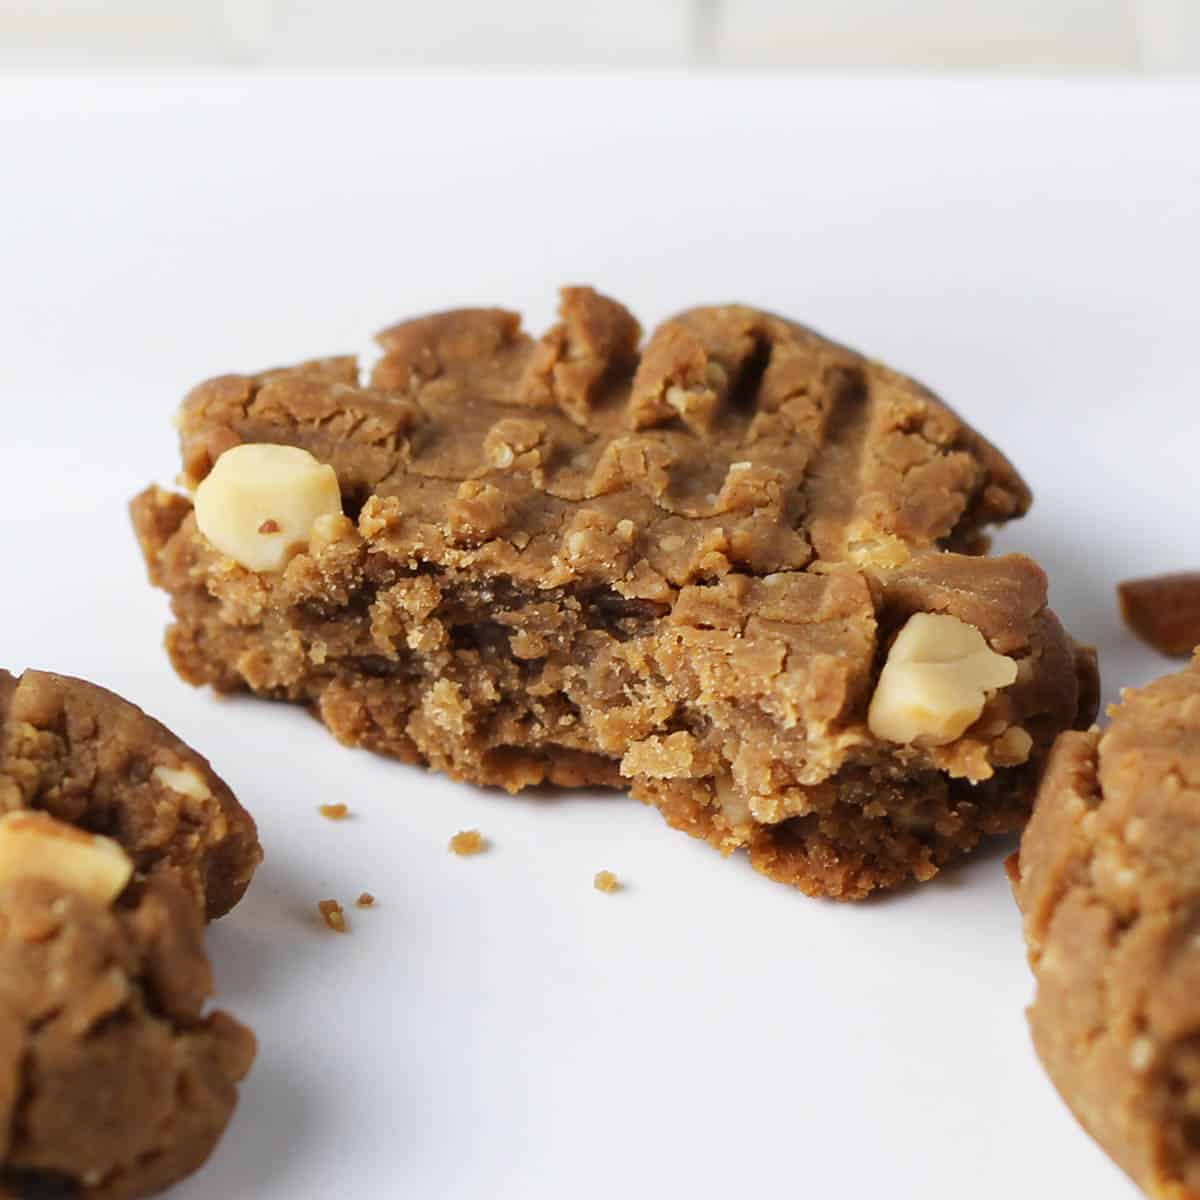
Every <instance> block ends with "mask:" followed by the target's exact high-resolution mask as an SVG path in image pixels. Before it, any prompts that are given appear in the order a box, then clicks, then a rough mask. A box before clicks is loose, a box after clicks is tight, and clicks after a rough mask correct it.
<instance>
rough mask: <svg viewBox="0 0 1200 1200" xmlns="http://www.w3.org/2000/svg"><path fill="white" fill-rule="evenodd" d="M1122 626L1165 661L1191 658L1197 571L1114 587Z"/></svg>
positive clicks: (1199, 596)
mask: <svg viewBox="0 0 1200 1200" xmlns="http://www.w3.org/2000/svg"><path fill="white" fill-rule="evenodd" d="M1117 599H1118V601H1119V603H1120V606H1121V616H1122V617H1124V619H1125V624H1126V625H1128V626H1129V628H1130V629H1131V630H1133V632H1134V633H1135V634H1136V635H1137V636H1138V637H1139V638H1140V639H1141V640H1142V641H1143V642H1145V643H1146V644H1147V645H1148V646H1150V647H1152V648H1153V649H1155V650H1157V651H1158V652H1159V654H1165V655H1167V657H1168V658H1191V656H1192V651H1193V650H1195V649H1196V647H1197V646H1200V571H1177V572H1175V573H1174V574H1171V575H1154V576H1151V577H1150V578H1149V579H1129V580H1126V582H1124V583H1122V584H1118V585H1117Z"/></svg>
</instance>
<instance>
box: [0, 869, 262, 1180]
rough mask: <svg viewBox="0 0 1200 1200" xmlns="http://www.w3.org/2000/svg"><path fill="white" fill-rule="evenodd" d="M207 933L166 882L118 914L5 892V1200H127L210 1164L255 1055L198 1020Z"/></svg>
mask: <svg viewBox="0 0 1200 1200" xmlns="http://www.w3.org/2000/svg"><path fill="white" fill-rule="evenodd" d="M202 932H203V930H202V923H201V920H200V916H199V913H198V912H197V910H196V907H195V904H194V902H193V899H192V897H191V896H190V895H189V894H188V893H187V892H186V891H185V890H184V889H183V888H182V887H181V886H180V884H179V882H178V881H177V879H175V878H172V877H169V875H168V873H166V872H159V873H158V874H156V875H155V876H153V877H152V878H151V879H149V880H147V881H144V882H143V883H141V884H140V885H137V886H135V888H134V889H133V890H132V892H131V893H130V894H129V895H128V896H127V897H126V898H125V899H124V900H123V901H122V902H121V903H120V904H119V905H117V906H116V907H111V906H109V905H108V904H103V903H98V902H97V901H96V900H94V899H92V898H89V897H88V896H86V895H84V894H83V893H81V892H78V891H75V890H72V889H71V888H69V887H64V886H61V885H60V884H56V883H53V882H51V881H50V880H48V879H42V878H21V879H16V880H12V881H9V882H5V883H4V884H2V885H0V1194H9V1195H13V1196H21V1197H26V1196H38V1195H64V1196H65V1195H71V1196H78V1197H81V1198H86V1200H133V1198H134V1197H139V1196H148V1195H152V1194H154V1193H156V1192H159V1191H161V1190H162V1189H164V1188H166V1187H168V1186H170V1185H171V1184H172V1183H174V1182H176V1181H177V1180H179V1179H181V1178H183V1177H184V1176H185V1175H187V1174H190V1173H191V1172H192V1171H194V1170H195V1169H196V1168H197V1167H199V1166H200V1165H201V1163H203V1162H204V1160H205V1159H206V1158H207V1157H208V1155H209V1153H210V1152H211V1151H212V1149H213V1147H214V1146H215V1145H216V1143H217V1141H218V1139H219V1138H220V1136H221V1133H222V1132H223V1130H224V1128H225V1125H226V1123H227V1122H228V1120H229V1117H230V1114H231V1113H232V1111H233V1108H234V1105H235V1103H236V1100H237V1089H236V1084H237V1083H238V1082H239V1081H240V1080H241V1079H242V1078H243V1077H244V1076H245V1074H246V1073H247V1071H248V1070H249V1068H250V1064H251V1062H252V1061H253V1058H254V1053H255V1043H254V1037H253V1035H252V1034H251V1033H250V1031H249V1030H248V1029H246V1028H245V1027H244V1026H242V1025H240V1024H238V1022H236V1021H235V1020H234V1019H233V1018H232V1017H230V1016H228V1015H227V1014H226V1013H223V1012H214V1013H211V1014H208V1015H205V1014H204V1011H203V1009H204V1004H205V1001H206V1000H207V999H208V997H209V995H210V994H211V992H212V976H211V971H210V969H209V964H208V959H207V958H206V956H205V954H204V949H203V945H202ZM5 1189H7V1193H5Z"/></svg>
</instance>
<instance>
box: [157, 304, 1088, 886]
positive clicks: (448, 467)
mask: <svg viewBox="0 0 1200 1200" xmlns="http://www.w3.org/2000/svg"><path fill="white" fill-rule="evenodd" d="M561 313H562V319H561V321H560V323H559V324H557V325H556V326H555V327H554V328H553V329H551V330H550V331H549V333H547V334H546V335H545V336H544V337H542V338H541V339H536V340H535V339H534V338H532V337H530V336H528V335H527V334H525V333H524V332H522V330H521V328H520V322H519V319H518V318H517V317H516V315H515V314H513V313H508V312H504V311H502V310H499V309H478V310H463V311H458V312H450V313H443V314H438V315H435V316H430V317H423V318H419V319H417V320H413V321H409V322H406V323H404V324H401V325H398V326H395V327H394V328H392V329H389V330H387V331H386V332H385V333H384V334H382V335H381V337H380V341H381V343H382V346H383V349H384V355H383V358H382V359H381V361H380V362H379V363H378V364H377V365H376V367H375V368H374V370H373V372H372V375H371V378H370V381H369V383H368V382H364V381H363V380H361V379H360V377H359V370H358V366H357V364H356V363H355V361H354V360H353V359H350V358H335V359H322V360H318V361H314V362H310V363H306V364H303V365H301V366H299V367H295V368H291V369H287V370H279V371H269V372H266V373H264V374H262V375H255V376H241V375H238V376H223V377H221V378H219V379H215V380H211V381H210V382H208V383H205V384H202V385H201V386H200V387H198V388H197V389H196V390H195V391H194V392H192V394H191V395H190V396H188V398H187V399H186V400H185V402H184V405H183V409H182V413H181V416H180V430H181V437H182V448H183V462H184V471H185V482H186V483H187V484H188V485H189V487H194V488H195V495H194V502H193V499H190V498H188V497H186V496H183V495H178V494H173V493H168V492H165V491H162V490H160V489H157V488H151V489H149V490H147V491H146V492H144V493H143V494H142V495H141V496H139V497H138V498H137V499H136V500H135V501H134V504H133V517H134V523H135V526H136V528H137V532H138V535H139V538H140V540H141V543H142V548H143V551H144V553H145V556H146V561H147V564H148V567H149V571H150V576H151V579H152V580H153V582H154V583H156V584H157V585H159V586H161V587H163V588H164V589H165V590H166V591H168V592H169V593H170V595H171V600H172V607H173V611H174V614H175V623H174V625H173V626H172V627H171V629H170V631H169V633H168V638H167V643H168V649H169V651H170V654H171V657H172V660H173V661H174V663H175V666H176V668H177V669H178V670H179V672H180V674H181V675H183V677H184V678H185V679H187V680H189V681H191V682H193V683H210V684H212V685H213V686H215V687H216V688H218V689H220V690H223V691H232V690H238V689H249V690H252V691H254V692H257V693H259V694H260V695H265V696H272V697H276V698H279V699H286V700H291V701H296V702H300V703H303V704H307V705H309V706H311V707H312V709H313V710H314V711H315V712H316V713H317V714H318V715H319V716H320V717H321V719H322V720H323V721H324V722H325V723H326V724H327V725H328V726H329V727H330V729H331V730H332V731H333V732H334V733H335V734H336V735H337V736H338V737H339V738H340V739H341V740H342V741H344V742H346V743H348V744H352V745H360V746H367V747H370V748H372V749H374V750H378V751H381V752H384V753H388V754H392V755H395V756H397V757H399V758H402V759H405V760H406V761H409V762H421V763H426V764H428V765H431V766H434V767H436V768H439V769H441V770H445V771H447V772H448V773H449V774H451V775H452V776H454V777H456V778H461V779H468V780H472V781H474V782H476V783H481V784H489V785H497V786H500V787H504V788H507V789H509V790H512V791H515V790H517V789H519V788H522V787H526V786H530V785H536V784H541V783H551V784H555V785H559V786H581V785H606V786H624V787H628V788H630V790H631V791H632V792H633V793H634V794H635V795H637V796H639V797H641V798H642V799H644V800H647V801H650V802H652V803H654V804H656V805H657V806H658V807H659V808H660V809H661V810H662V811H663V812H664V814H665V815H666V817H667V819H668V820H669V821H671V822H672V824H675V825H677V826H679V827H681V828H684V829H687V830H688V831H689V832H691V833H693V834H696V835H698V836H701V837H704V838H706V839H707V840H708V841H710V842H711V843H713V844H714V845H716V846H718V847H719V848H721V849H722V850H723V851H728V850H732V849H735V848H738V847H747V848H748V849H749V851H750V854H751V858H752V861H753V862H754V864H755V865H756V866H757V867H758V868H759V869H761V870H763V871H765V872H767V873H768V874H770V875H772V876H773V877H775V878H778V879H781V880H784V881H786V882H789V883H792V884H795V885H796V886H798V887H800V888H801V889H803V890H805V891H807V892H811V893H814V894H821V895H829V896H836V897H839V898H850V899H852V898H858V897H861V896H863V895H865V894H866V893H867V892H869V891H870V890H872V889H873V888H876V887H886V886H892V885H895V884H898V883H900V882H902V881H904V880H906V879H910V878H917V879H926V878H928V877H929V876H931V875H932V874H933V873H934V872H935V871H936V870H937V868H938V866H939V865H941V864H942V863H944V862H946V861H949V860H950V859H952V858H954V857H955V856H957V855H959V854H961V853H963V852H964V851H966V850H969V849H970V848H971V847H972V846H974V845H975V844H976V843H977V842H978V840H979V839H980V838H981V837H982V836H983V835H984V834H988V833H995V832H1001V831H1004V830H1011V829H1014V828H1017V827H1018V826H1019V825H1020V824H1021V822H1022V821H1023V820H1024V818H1025V816H1026V815H1027V812H1028V806H1029V802H1030V798H1031V794H1032V788H1033V786H1034V784H1035V781H1036V777H1037V774H1038V770H1039V766H1040V762H1041V759H1042V756H1043V754H1044V751H1045V750H1046V749H1047V748H1048V747H1049V745H1050V743H1051V742H1052V741H1053V739H1054V737H1055V735H1056V734H1057V733H1059V732H1060V731H1061V730H1063V729H1065V728H1070V727H1071V726H1073V725H1076V724H1086V723H1087V722H1088V721H1089V720H1090V719H1091V716H1092V715H1093V713H1094V711H1095V694H1096V686H1095V670H1094V663H1093V661H1092V659H1091V657H1090V655H1089V653H1087V652H1085V651H1081V650H1080V649H1079V648H1078V647H1076V646H1075V645H1074V643H1073V642H1072V641H1071V639H1070V638H1069V637H1068V636H1067V635H1066V634H1065V633H1064V632H1063V630H1062V628H1061V626H1060V625H1059V623H1058V621H1057V620H1056V618H1055V617H1054V615H1053V614H1052V613H1051V612H1050V611H1049V609H1048V608H1047V607H1046V587H1045V578H1044V576H1043V575H1042V573H1041V571H1040V570H1039V569H1038V568H1037V567H1036V566H1035V565H1034V564H1033V563H1031V562H1030V561H1029V560H1028V559H1024V558H1021V557H1016V556H1013V557H1008V558H1002V559H995V560H992V559H986V558H980V557H974V555H975V554H976V553H978V552H980V551H982V550H983V549H984V548H985V547H986V535H985V532H984V530H985V528H986V526H987V525H989V524H991V523H995V522H998V521H1003V520H1006V519H1008V518H1009V517H1013V516H1019V515H1020V514H1021V513H1023V512H1024V510H1025V508H1026V507H1027V506H1028V503H1029V492H1028V490H1027V488H1026V487H1025V485H1024V484H1023V483H1022V481H1021V480H1020V478H1019V477H1018V476H1017V474H1016V472H1015V471H1014V470H1013V468H1012V466H1011V465H1010V464H1009V463H1008V462H1007V460H1006V459H1005V458H1004V457H1003V456H1002V455H1001V454H1000V453H999V452H998V451H997V450H996V449H994V448H993V447H992V446H991V445H989V444H988V443H987V442H986V441H985V440H984V439H983V438H982V437H980V436H979V435H978V434H977V433H975V432H974V431H973V430H971V429H970V428H969V427H968V426H966V425H965V424H964V423H963V422H962V421H961V420H960V419H959V418H958V417H957V416H955V414H954V413H952V412H951V411H950V410H949V409H948V408H947V407H946V406H945V405H944V404H942V403H941V402H940V401H939V400H937V399H936V398H935V397H934V396H932V395H931V394H930V393H929V392H928V391H926V390H925V389H924V388H922V387H921V386H920V385H919V384H917V383H914V382H913V381H912V380H910V379H907V378H905V377H904V376H901V375H898V374H896V373H895V372H893V371H890V370H888V369H887V368H886V367H883V366H881V365H879V364H877V363H874V362H871V361H869V360H867V359H865V358H863V357H861V356H860V355H857V354H855V353H853V352H852V351H849V350H847V349H845V348H843V347H841V346H838V345H836V344H834V343H832V342H829V341H827V340H825V339H824V338H822V337H819V336H818V335H816V334H814V333H812V332H811V331H809V330H807V329H805V328H803V327H802V326H799V325H796V324H794V323H792V322H790V321H786V320H783V319H782V318H779V317H776V316H772V315H771V314H768V313H763V312H759V311H757V310H754V309H750V308H745V307H740V306H728V307H721V308H704V309H697V310H694V311H692V312H689V313H685V314H683V315H682V316H680V317H677V318H675V319H674V320H671V321H668V322H666V323H665V324H664V325H662V326H661V327H660V328H659V329H657V330H656V331H655V332H654V333H653V334H652V335H651V336H650V337H649V338H648V339H647V340H646V341H645V343H644V344H643V343H642V341H641V335H640V330H639V328H638V325H637V322H636V321H635V320H634V319H633V317H632V316H631V315H630V314H629V313H628V312H627V311H626V310H625V309H624V308H623V307H622V306H621V305H619V304H617V303H616V302H615V301H613V300H610V299H607V298H605V297H603V296H600V295H598V294H597V293H595V292H594V291H592V290H591V289H588V288H571V289H567V290H565V291H564V292H563V299H562V309H561ZM300 450H303V451H306V452H307V453H306V454H300V453H298V451H300ZM335 482H336V485H337V486H336V487H333V486H332V484H333V483H335ZM918 615H923V616H931V617H935V618H937V619H936V620H934V621H933V622H932V624H929V623H925V622H923V621H917V622H916V624H914V625H912V627H911V628H910V627H909V621H910V618H913V617H914V616H918ZM893 652H894V657H895V661H894V662H893V663H892V664H891V667H890V669H889V666H888V664H889V659H890V658H891V656H892V655H893ZM881 685H886V686H883V687H882V691H881V690H880V689H881Z"/></svg>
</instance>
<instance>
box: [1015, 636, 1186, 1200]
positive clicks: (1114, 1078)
mask: <svg viewBox="0 0 1200 1200" xmlns="http://www.w3.org/2000/svg"><path fill="white" fill-rule="evenodd" d="M1110 716H1111V718H1112V720H1111V724H1110V725H1109V727H1108V729H1107V730H1105V731H1104V732H1103V733H1101V732H1100V731H1099V730H1096V729H1093V730H1091V731H1089V732H1087V733H1067V734H1064V735H1063V736H1062V737H1061V738H1060V739H1059V741H1058V744H1057V745H1056V746H1055V748H1054V751H1053V754H1052V755H1051V757H1050V762H1049V766H1048V769H1047V772H1046V777H1045V780H1044V782H1043V783H1042V786H1041V789H1040V791H1039V793H1038V797H1037V802H1036V805H1035V808H1034V813H1033V818H1032V820H1031V821H1030V822H1029V826H1028V828H1027V829H1026V831H1025V835H1024V837H1023V839H1022V841H1021V848H1020V853H1019V856H1018V857H1017V858H1016V859H1015V860H1014V861H1012V862H1011V863H1010V873H1011V875H1012V878H1013V885H1014V891H1015V894H1016V898H1017V902H1018V903H1019V905H1020V907H1021V911H1022V913H1023V914H1024V929H1025V938H1026V942H1027V944H1028V948H1029V961H1030V964H1031V966H1032V967H1033V972H1034V975H1035V976H1036V978H1037V995H1036V998H1035V1000H1034V1003H1033V1005H1032V1007H1031V1008H1030V1010H1029V1023H1030V1027H1031V1029H1032V1031H1033V1040H1034V1044H1035V1046H1036V1048H1037V1052H1038V1056H1039V1057H1040V1058H1041V1060H1042V1064H1043V1065H1044V1066H1045V1068H1046V1070H1047V1072H1048V1073H1049V1075H1050V1078H1051V1080H1052V1081H1053V1082H1054V1085H1055V1087H1057V1089H1058V1091H1059V1093H1060V1094H1061V1096H1062V1098H1063V1099H1064V1100H1065V1101H1066V1102H1067V1104H1068V1105H1069V1106H1070V1108H1071V1110H1072V1112H1074V1114H1075V1116H1076V1117H1077V1118H1078V1119H1079V1121H1080V1123H1081V1124H1082V1125H1083V1127H1084V1128H1085V1129H1086V1130H1087V1131H1088V1132H1089V1133H1090V1134H1091V1135H1092V1137H1094V1138H1095V1139H1096V1141H1097V1142H1099V1143H1100V1145H1101V1146H1102V1147H1103V1148H1104V1149H1105V1150H1106V1151H1107V1152H1108V1153H1109V1154H1110V1155H1111V1156H1112V1157H1113V1159H1115V1160H1116V1162H1117V1163H1118V1164H1119V1165H1120V1166H1121V1167H1122V1168H1123V1169H1124V1170H1125V1171H1127V1172H1128V1173H1129V1175H1131V1176H1132V1177H1133V1179H1135V1180H1136V1181H1137V1182H1138V1184H1140V1185H1141V1187H1142V1188H1144V1189H1145V1190H1146V1192H1147V1193H1149V1194H1150V1195H1151V1196H1155V1197H1161V1198H1163V1200H1167V1198H1168V1197H1169V1198H1171V1200H1186V1198H1187V1197H1195V1196H1200V658H1197V659H1193V661H1192V663H1191V664H1190V665H1189V666H1188V667H1187V668H1186V669H1185V670H1183V671H1182V672H1180V673H1179V674H1175V675H1169V676H1166V677H1165V678H1162V679H1159V680H1157V681H1155V682H1154V683H1151V684H1150V685H1149V686H1147V687H1144V688H1140V689H1137V690H1131V691H1127V692H1126V693H1124V696H1123V698H1122V701H1121V703H1120V704H1118V705H1115V706H1113V708H1112V709H1111V710H1110Z"/></svg>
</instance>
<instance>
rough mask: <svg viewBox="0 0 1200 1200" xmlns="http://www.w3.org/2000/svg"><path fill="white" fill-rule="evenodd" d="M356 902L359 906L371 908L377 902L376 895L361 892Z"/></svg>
mask: <svg viewBox="0 0 1200 1200" xmlns="http://www.w3.org/2000/svg"><path fill="white" fill-rule="evenodd" d="M354 903H355V904H357V905H358V907H359V908H370V907H371V905H372V904H374V903H375V897H374V896H372V895H371V893H370V892H360V893H359V895H358V899H357V900H355V902H354Z"/></svg>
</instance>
